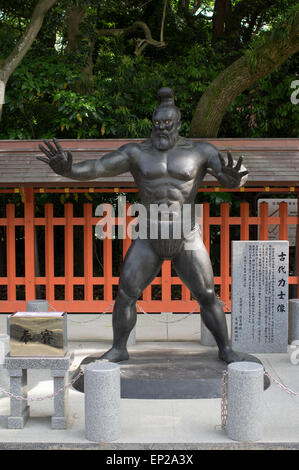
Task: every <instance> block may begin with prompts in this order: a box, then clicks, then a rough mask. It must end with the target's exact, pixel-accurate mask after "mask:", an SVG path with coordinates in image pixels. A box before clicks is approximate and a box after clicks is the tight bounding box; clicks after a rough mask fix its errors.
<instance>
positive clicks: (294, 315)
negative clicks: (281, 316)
mask: <svg viewBox="0 0 299 470" xmlns="http://www.w3.org/2000/svg"><path fill="white" fill-rule="evenodd" d="M297 340H299V299H290V300H289V344H291V343H292V342H293V341H297Z"/></svg>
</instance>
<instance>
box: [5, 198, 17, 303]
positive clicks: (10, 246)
mask: <svg viewBox="0 0 299 470" xmlns="http://www.w3.org/2000/svg"><path fill="white" fill-rule="evenodd" d="M6 217H7V226H6V247H7V248H6V249H7V252H6V259H7V300H8V301H13V302H14V301H15V300H16V245H15V243H16V238H15V219H14V218H15V205H14V204H7V205H6Z"/></svg>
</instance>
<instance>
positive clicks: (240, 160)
mask: <svg viewBox="0 0 299 470" xmlns="http://www.w3.org/2000/svg"><path fill="white" fill-rule="evenodd" d="M242 162H243V156H242V155H241V156H240V157H239V160H238V162H237V164H236V166H235V170H237V171H239V170H240V168H241V165H242Z"/></svg>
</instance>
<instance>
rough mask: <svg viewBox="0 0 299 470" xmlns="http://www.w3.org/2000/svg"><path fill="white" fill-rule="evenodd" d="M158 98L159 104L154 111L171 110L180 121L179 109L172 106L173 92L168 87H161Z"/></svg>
mask: <svg viewBox="0 0 299 470" xmlns="http://www.w3.org/2000/svg"><path fill="white" fill-rule="evenodd" d="M158 97H159V98H160V100H161V102H160V104H159V105H158V106H157V108H156V109H155V111H157V110H158V109H159V108H173V109H174V110H175V111H176V113H177V115H178V120H179V121H180V120H181V112H180V110H179V108H178V107H177V106H176V105H175V104H174V93H173V90H172V89H171V88H169V87H166V86H165V87H163V88H160V90H158ZM155 111H154V113H155Z"/></svg>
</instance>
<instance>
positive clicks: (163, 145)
mask: <svg viewBox="0 0 299 470" xmlns="http://www.w3.org/2000/svg"><path fill="white" fill-rule="evenodd" d="M177 138H178V133H177V131H170V132H167V131H157V130H156V129H153V131H152V134H151V140H152V142H153V145H154V147H155V148H156V149H158V150H168V149H170V148H172V147H174V145H175V143H176V141H177Z"/></svg>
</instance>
